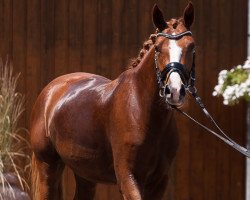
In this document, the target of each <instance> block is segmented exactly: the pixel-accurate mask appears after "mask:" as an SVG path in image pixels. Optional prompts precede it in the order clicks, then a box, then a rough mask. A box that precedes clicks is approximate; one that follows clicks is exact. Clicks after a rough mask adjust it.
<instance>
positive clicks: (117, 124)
mask: <svg viewBox="0 0 250 200" xmlns="http://www.w3.org/2000/svg"><path fill="white" fill-rule="evenodd" d="M193 19H194V8H193V5H192V3H189V4H188V6H187V7H186V8H185V10H184V13H183V17H181V18H178V19H171V20H170V21H168V22H166V21H165V19H164V18H163V14H162V12H161V10H160V9H159V8H158V7H157V6H156V5H155V6H154V8H153V22H154V25H155V26H156V28H157V31H156V34H153V35H151V37H150V39H149V40H148V41H147V42H145V43H144V48H143V49H142V51H141V53H140V55H139V57H138V58H137V59H136V60H135V61H134V63H132V64H131V67H130V69H128V70H126V71H125V72H123V73H122V74H121V75H120V76H119V77H118V78H117V79H115V80H113V81H111V80H109V79H107V78H104V77H102V76H98V75H94V74H88V73H72V74H67V75H64V76H61V77H59V78H56V79H55V80H53V81H52V82H51V83H49V84H48V85H47V86H46V87H45V88H44V89H43V91H42V92H41V94H40V95H39V97H38V98H37V100H36V103H35V105H34V107H33V111H32V117H31V144H32V149H33V159H32V170H33V174H32V184H33V199H34V200H44V199H49V200H61V199H63V197H62V188H61V180H62V173H63V169H64V166H65V165H67V166H69V167H70V168H71V169H72V170H73V172H74V175H75V179H76V192H75V197H74V199H81V200H83V199H93V197H94V192H95V186H96V184H97V183H114V184H115V183H117V184H118V186H119V189H120V191H121V194H122V196H123V199H125V200H140V199H145V200H152V199H154V200H156V199H161V198H162V197H163V194H164V190H165V188H166V185H167V181H168V170H169V167H170V165H171V163H172V161H173V158H174V157H175V154H176V150H177V147H178V135H177V130H176V124H175V119H174V116H173V110H171V105H175V106H177V107H179V106H181V105H182V104H183V102H184V96H185V87H186V83H185V82H186V81H187V79H190V75H189V74H188V73H187V72H188V71H190V70H191V68H192V62H193V51H194V40H193V37H192V33H191V32H190V27H191V25H192V23H193ZM170 66H175V68H171V67H170ZM169 67H170V68H169ZM168 68H169V69H168ZM157 82H158V83H157ZM159 91H160V95H159Z"/></svg>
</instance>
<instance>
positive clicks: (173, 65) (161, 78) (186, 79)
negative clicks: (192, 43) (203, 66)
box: [155, 31, 195, 97]
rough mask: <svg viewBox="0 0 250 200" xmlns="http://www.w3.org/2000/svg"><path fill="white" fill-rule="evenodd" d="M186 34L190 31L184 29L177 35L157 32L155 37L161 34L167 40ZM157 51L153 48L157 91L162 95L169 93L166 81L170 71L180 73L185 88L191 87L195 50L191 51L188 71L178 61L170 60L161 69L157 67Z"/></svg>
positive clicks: (193, 77) (193, 82)
mask: <svg viewBox="0 0 250 200" xmlns="http://www.w3.org/2000/svg"><path fill="white" fill-rule="evenodd" d="M186 35H192V32H191V31H185V32H182V33H179V34H177V35H170V34H167V33H157V34H156V37H160V36H162V37H165V38H167V39H169V40H179V39H181V38H182V37H183V36H186ZM159 53H160V52H159V51H157V50H155V68H156V75H157V82H158V84H159V88H160V92H159V94H160V96H161V97H164V96H165V95H166V94H168V93H169V89H168V85H167V82H168V79H169V77H170V75H171V73H173V72H177V73H178V74H179V75H180V77H181V80H182V82H183V84H184V86H185V89H186V90H187V89H189V88H191V87H192V88H193V87H194V84H195V51H193V63H192V67H191V69H190V71H189V72H188V71H187V69H186V67H185V66H184V65H183V64H181V63H179V62H170V63H168V64H167V65H166V66H165V67H164V69H163V70H162V71H161V70H160V68H159V67H158V55H159ZM164 82H165V83H164Z"/></svg>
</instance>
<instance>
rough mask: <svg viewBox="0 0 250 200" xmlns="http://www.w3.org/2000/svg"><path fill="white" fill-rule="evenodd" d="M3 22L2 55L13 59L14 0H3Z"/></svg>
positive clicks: (4, 58)
mask: <svg viewBox="0 0 250 200" xmlns="http://www.w3.org/2000/svg"><path fill="white" fill-rule="evenodd" d="M2 6H3V23H2V25H3V26H2V29H3V30H2V31H1V32H2V36H3V37H2V38H3V40H2V42H1V46H2V48H1V57H2V58H3V60H6V59H7V57H9V58H10V59H12V40H13V39H12V38H13V36H12V33H13V15H12V12H13V10H12V6H13V1H12V0H3V1H2Z"/></svg>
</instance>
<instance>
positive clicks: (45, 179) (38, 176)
mask: <svg viewBox="0 0 250 200" xmlns="http://www.w3.org/2000/svg"><path fill="white" fill-rule="evenodd" d="M63 169H64V163H63V162H62V161H61V160H54V161H53V162H52V161H51V162H46V161H41V160H39V159H37V158H36V157H35V156H34V155H33V157H32V195H33V200H62V199H63V196H62V185H61V184H62V173H63Z"/></svg>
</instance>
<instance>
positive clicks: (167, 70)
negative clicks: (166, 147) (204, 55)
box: [154, 31, 250, 158]
mask: <svg viewBox="0 0 250 200" xmlns="http://www.w3.org/2000/svg"><path fill="white" fill-rule="evenodd" d="M186 35H192V32H191V31H185V32H182V33H180V34H177V35H170V34H166V33H162V32H161V33H157V35H156V37H160V36H162V37H165V38H168V39H169V40H179V39H180V38H182V37H183V36H186ZM159 53H160V52H159V51H157V50H155V59H154V60H155V68H156V76H157V82H158V84H159V89H160V91H159V95H160V97H165V96H166V94H167V93H168V92H169V91H167V90H168V86H167V81H166V80H168V79H169V76H170V74H171V73H172V72H177V73H178V74H179V75H180V77H181V79H182V82H183V84H184V86H185V89H186V90H187V91H189V92H190V93H191V95H192V96H193V97H194V99H195V101H196V103H197V104H198V105H199V106H200V108H201V110H202V111H203V113H204V114H205V115H206V117H207V118H208V119H209V120H210V121H211V122H212V123H213V125H214V126H215V127H216V129H217V130H218V131H219V132H220V133H221V134H218V133H217V132H215V131H213V130H211V129H210V128H208V127H207V126H205V125H203V124H201V123H200V122H198V121H197V120H195V119H194V118H193V117H191V116H190V115H188V114H187V113H186V112H184V111H182V110H180V109H179V108H177V107H176V106H172V105H170V106H171V107H172V108H173V109H175V110H177V111H178V112H180V113H181V114H183V115H184V116H186V117H187V118H188V119H190V120H191V121H193V122H194V123H196V124H198V125H199V126H200V127H202V128H203V129H205V130H207V131H208V132H210V133H211V134H213V135H214V136H216V137H217V138H219V139H220V140H222V141H223V142H225V143H226V144H228V145H229V146H231V147H232V148H234V149H235V150H237V151H239V152H240V153H242V154H243V155H245V156H246V157H248V158H250V152H249V151H248V149H246V148H245V147H242V146H241V145H239V144H238V143H236V142H235V141H234V140H233V139H231V138H230V137H229V136H228V135H226V134H225V133H224V132H223V130H222V129H221V128H220V127H219V126H218V124H217V123H216V122H215V120H214V119H213V117H212V116H211V115H210V114H209V112H208V111H207V109H206V108H205V106H204V104H203V103H202V101H201V98H200V97H199V96H198V94H197V89H196V88H195V51H194V52H193V63H192V67H191V69H190V71H189V73H188V72H187V71H186V69H185V66H184V65H183V64H181V63H179V62H170V63H168V64H167V65H166V66H165V67H164V69H163V70H162V71H160V69H159V67H158V54H159ZM164 82H166V83H164Z"/></svg>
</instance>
